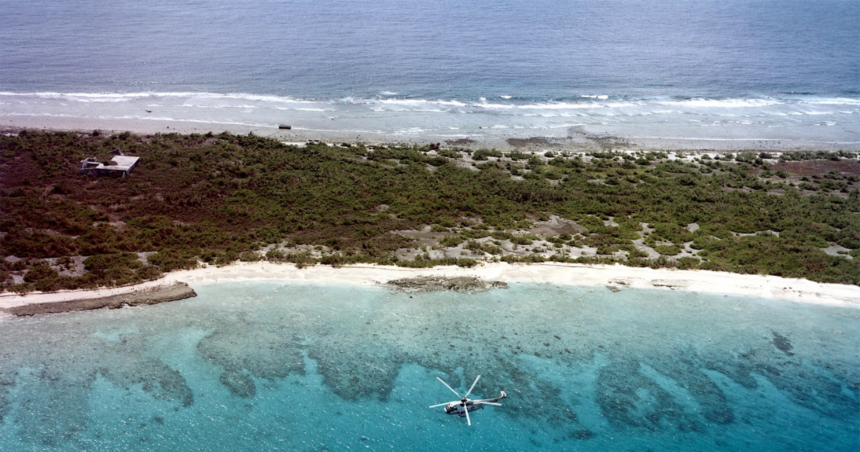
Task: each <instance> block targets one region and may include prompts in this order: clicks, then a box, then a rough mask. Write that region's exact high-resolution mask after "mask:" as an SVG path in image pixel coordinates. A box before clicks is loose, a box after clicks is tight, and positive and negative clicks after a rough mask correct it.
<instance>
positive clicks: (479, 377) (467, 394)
mask: <svg viewBox="0 0 860 452" xmlns="http://www.w3.org/2000/svg"><path fill="white" fill-rule="evenodd" d="M480 379H481V376H480V375H478V378H475V382H474V383H472V387H471V388H469V392H467V393H466V395H464V396H463V398H466V397H469V394H471V393H472V390H473V389H475V385H476V384H478V380H480Z"/></svg>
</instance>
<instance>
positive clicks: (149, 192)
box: [0, 131, 860, 291]
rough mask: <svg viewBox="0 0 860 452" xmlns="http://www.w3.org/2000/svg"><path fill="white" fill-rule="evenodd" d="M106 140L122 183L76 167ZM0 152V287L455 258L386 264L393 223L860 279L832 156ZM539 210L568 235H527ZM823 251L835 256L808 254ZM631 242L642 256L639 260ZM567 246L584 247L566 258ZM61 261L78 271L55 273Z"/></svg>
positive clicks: (853, 195)
mask: <svg viewBox="0 0 860 452" xmlns="http://www.w3.org/2000/svg"><path fill="white" fill-rule="evenodd" d="M116 148H119V149H122V150H123V151H124V152H125V153H126V154H128V155H136V156H140V157H141V161H140V163H139V166H138V168H137V169H136V170H135V172H134V173H133V174H132V175H131V176H130V177H128V178H124V179H122V178H112V177H101V178H97V177H91V176H83V175H79V174H78V172H77V169H78V167H79V165H80V163H79V162H80V161H81V160H83V159H84V158H86V157H90V156H96V157H98V158H99V160H100V161H108V160H109V159H110V151H111V150H113V149H116ZM0 152H2V154H0V158H2V162H0V190H2V191H0V214H2V217H0V231H2V234H3V237H2V240H0V251H2V254H3V255H4V256H6V257H7V259H6V260H4V262H3V268H2V274H0V281H2V284H3V287H4V288H5V289H6V290H14V291H29V290H56V289H60V288H86V287H96V286H100V285H117V284H126V283H132V282H137V281H141V280H146V279H152V278H155V277H158V276H159V275H160V274H161V273H162V272H166V271H172V270H177V269H184V268H194V267H196V266H198V265H199V263H200V262H205V263H209V264H214V265H222V264H226V263H230V262H233V261H236V260H260V259H268V260H272V261H278V262H294V263H297V264H300V265H313V264H316V263H325V264H332V265H344V264H349V263H356V262H375V263H382V264H397V265H405V266H431V265H464V266H469V265H474V263H475V261H474V260H472V259H467V258H445V259H442V258H433V259H431V258H430V257H429V255H428V254H426V253H425V254H423V255H422V254H419V255H418V256H417V258H416V259H413V260H409V261H403V260H397V258H396V257H395V255H394V251H395V250H398V249H403V248H410V247H414V248H418V245H417V244H415V243H414V242H412V241H411V239H409V238H407V237H404V236H403V235H400V234H393V233H392V231H398V230H406V229H415V228H420V227H422V226H425V225H433V230H434V231H440V232H441V231H444V232H445V234H443V237H442V238H441V239H440V243H439V244H438V245H437V247H452V246H460V247H462V248H463V249H466V250H469V251H470V252H472V253H473V254H474V255H475V256H481V255H483V256H485V258H489V259H499V260H505V261H509V262H540V261H543V260H556V261H565V262H566V261H577V262H614V261H621V262H623V263H625V264H626V265H636V266H679V267H682V268H701V269H710V270H721V271H731V272H739V273H761V274H773V275H781V276H788V277H805V278H809V279H813V280H816V281H824V282H839V283H848V284H860V265H858V263H860V260H857V259H851V256H853V257H860V255H858V250H860V217H858V212H860V199H858V191H857V186H858V184H857V182H858V180H860V179H858V177H857V173H858V171H857V168H858V166H857V165H858V163H857V160H856V155H853V154H850V153H821V152H819V153H813V152H795V153H787V154H783V155H782V156H781V157H780V158H779V159H774V158H772V156H770V155H768V154H765V153H760V154H754V153H741V154H737V155H736V156H732V155H722V156H717V157H716V158H711V157H709V156H706V155H703V156H700V157H697V158H696V159H695V160H694V161H690V160H683V159H669V156H668V155H667V154H666V153H662V152H649V153H642V152H640V153H613V152H597V153H592V154H590V155H587V156H583V155H575V156H571V155H567V154H553V153H551V152H550V153H547V154H546V156H543V157H542V156H540V155H533V154H531V153H523V152H515V153H509V154H503V153H501V152H499V151H495V150H480V151H475V152H470V151H466V150H462V149H461V150H438V151H437V150H436V149H435V147H434V148H433V150H432V151H431V147H425V148H418V147H396V146H393V147H388V146H377V147H376V148H375V149H371V148H368V147H365V146H363V145H348V144H343V145H336V146H329V145H326V144H322V143H309V144H308V145H307V146H306V147H296V146H288V145H284V144H282V143H280V142H278V141H275V140H271V139H266V138H261V137H256V136H253V135H251V136H237V135H231V134H227V133H224V134H220V135H212V134H206V135H199V134H194V135H178V134H167V135H163V134H157V135H152V136H136V135H132V134H129V133H123V134H118V135H112V136H103V135H97V134H93V135H89V134H79V133H58V132H57V133H54V132H52V133H44V132H33V131H25V132H21V133H20V134H18V135H11V136H3V137H0ZM550 215H558V216H559V217H561V218H564V219H569V220H573V221H575V222H576V224H577V225H578V226H579V227H580V228H581V230H582V231H583V232H581V233H578V234H568V233H564V234H558V235H554V236H549V237H538V236H535V235H533V234H529V233H528V231H527V230H528V229H529V228H530V227H531V226H532V225H533V224H534V223H535V222H538V221H540V220H546V219H548V218H549V216H550ZM693 223H695V224H696V225H697V226H698V229H695V228H692V227H690V225H691V224H693ZM640 239H641V240H642V243H640V244H637V243H634V241H636V240H640ZM506 241H507V242H509V243H511V244H513V245H514V246H531V245H533V242H535V241H541V243H544V245H545V247H546V248H547V249H548V250H549V251H551V252H552V254H549V253H547V252H542V253H539V252H534V253H530V254H527V255H523V254H522V253H521V254H510V253H505V252H503V250H502V248H501V247H500V245H501V244H502V242H506ZM308 245H310V246H308ZM829 245H838V246H839V247H841V248H840V249H842V248H844V250H843V254H842V255H835V256H834V255H828V254H826V253H825V252H824V251H822V249H821V248H825V247H828V246H829ZM643 246H645V247H650V248H651V249H653V250H655V251H656V252H658V253H659V254H660V255H661V256H660V257H659V258H657V259H647V258H646V257H647V256H648V254H647V253H646V252H643V251H642V249H643ZM577 247H590V248H596V254H594V255H590V256H587V257H578V258H572V257H570V254H569V253H568V251H570V250H571V249H574V248H577ZM685 249H686V250H688V252H687V255H684V256H679V253H682V251H683V250H685ZM689 250H693V251H694V253H693V254H691V253H689ZM544 251H546V250H544ZM137 253H142V254H137ZM849 255H850V256H849ZM9 256H15V257H16V258H21V259H22V260H17V261H16V260H15V259H9V258H8V257H9ZM139 256H145V258H139ZM84 257H86V260H84V261H82V262H79V261H81V259H83V258H84ZM73 258H74V259H73ZM75 259H77V260H75ZM13 261H14V262H13ZM76 265H83V266H84V268H85V272H84V274H83V275H82V276H70V275H72V274H73V273H72V272H71V269H72V268H73V267H75V266H76ZM15 274H17V275H22V274H23V282H18V283H17V284H14V281H13V277H12V276H13V275H15ZM64 275H65V276H64ZM19 279H20V278H19Z"/></svg>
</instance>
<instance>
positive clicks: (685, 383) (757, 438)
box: [0, 282, 860, 451]
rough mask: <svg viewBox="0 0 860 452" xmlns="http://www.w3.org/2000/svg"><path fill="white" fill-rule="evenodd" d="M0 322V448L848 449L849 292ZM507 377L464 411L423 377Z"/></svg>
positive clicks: (236, 302) (246, 305)
mask: <svg viewBox="0 0 860 452" xmlns="http://www.w3.org/2000/svg"><path fill="white" fill-rule="evenodd" d="M195 289H196V290H197V291H198V294H199V296H198V297H197V298H194V299H190V300H184V301H180V302H174V303H168V304H162V305H158V306H150V307H146V308H141V309H122V310H116V311H107V310H101V311H93V312H84V313H74V314H62V315H54V316H45V317H39V318H26V319H4V320H2V321H0V337H2V338H3V340H4V347H3V348H2V351H0V417H2V421H1V422H0V449H3V450H135V449H136V450H231V451H232V450H276V449H277V450H291V451H303V450H308V451H310V450H346V449H371V450H407V449H409V450H438V449H439V448H440V447H450V448H466V447H471V448H476V449H479V450H546V449H550V448H552V449H554V450H582V451H588V450H625V451H627V450H630V451H634V450H635V451H645V450H649V449H651V450H655V451H656V450H678V451H681V450H752V451H768V450H772V451H787V450H789V451H790V450H817V451H850V450H855V451H856V450H860V439H858V438H860V415H858V413H860V395H858V390H860V348H858V347H857V344H858V343H860V310H858V309H847V308H836V307H831V306H817V305H809V304H800V303H790V302H783V301H774V300H759V299H751V298H738V297H725V296H713V295H699V294H691V293H686V292H672V291H663V290H633V289H622V290H621V291H620V292H618V293H613V292H611V291H609V290H608V289H606V288H604V287H581V286H553V285H538V284H514V285H512V286H511V288H510V289H508V290H495V291H490V292H485V293H477V294H459V293H430V294H414V295H410V294H404V293H395V292H391V291H388V290H386V289H382V288H375V287H355V286H341V285H331V286H318V285H303V284H295V283H278V282H242V283H218V284H210V285H201V286H198V287H195ZM478 373H480V374H482V375H483V377H482V378H481V381H480V382H479V383H478V386H477V387H476V388H475V391H474V394H475V395H476V396H479V397H495V396H496V395H498V391H499V390H500V389H504V390H505V391H506V392H507V393H508V394H509V396H510V398H509V399H507V400H505V401H504V405H505V406H504V407H501V408H500V407H488V408H487V409H485V410H483V411H479V412H477V413H476V414H474V415H473V416H472V423H473V425H472V427H467V426H466V423H465V420H464V419H460V418H457V417H454V416H446V415H444V414H443V413H442V411H441V408H437V409H433V410H431V409H428V408H427V407H428V406H429V405H432V404H436V403H441V402H445V401H449V400H452V399H453V398H454V396H453V394H451V393H450V392H449V391H448V390H447V389H445V387H444V386H442V385H441V384H439V383H438V382H437V381H436V380H435V376H440V377H442V378H443V379H445V380H446V381H448V383H450V384H451V385H452V386H453V387H454V388H455V389H457V390H458V391H461V394H462V393H463V392H465V390H466V389H467V388H468V386H469V384H471V381H472V380H473V379H474V377H475V375H476V374H478Z"/></svg>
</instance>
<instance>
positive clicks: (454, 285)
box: [386, 276, 508, 292]
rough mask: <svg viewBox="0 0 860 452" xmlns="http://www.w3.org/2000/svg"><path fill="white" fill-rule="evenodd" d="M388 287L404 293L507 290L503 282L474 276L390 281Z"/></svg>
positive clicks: (420, 277) (506, 285)
mask: <svg viewBox="0 0 860 452" xmlns="http://www.w3.org/2000/svg"><path fill="white" fill-rule="evenodd" d="M386 285H387V286H388V287H391V288H393V289H395V290H399V291H402V292H437V291H441V290H453V291H457V292H483V291H485V290H490V289H495V288H498V289H507V288H508V284H507V283H505V282H503V281H484V280H482V279H480V278H476V277H474V276H455V277H445V276H417V277H414V278H400V279H394V280H391V281H388V282H387V283H386Z"/></svg>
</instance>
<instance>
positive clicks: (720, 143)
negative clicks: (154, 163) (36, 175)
mask: <svg viewBox="0 0 860 452" xmlns="http://www.w3.org/2000/svg"><path fill="white" fill-rule="evenodd" d="M0 119H2V120H0V130H2V131H7V132H14V131H16V130H19V129H41V130H55V131H78V132H87V133H89V132H92V131H93V130H95V129H98V130H101V131H103V132H114V133H120V132H125V131H130V132H133V133H140V134H154V133H186V134H190V133H207V132H210V131H211V132H212V133H216V134H217V133H221V132H230V133H233V134H237V135H246V134H248V133H253V134H255V135H259V136H263V137H271V138H274V139H277V140H280V141H282V142H285V143H297V144H299V143H300V144H303V143H305V142H307V141H308V140H321V141H325V142H329V143H341V142H349V143H364V144H381V143H396V144H407V145H413V144H414V145H426V144H430V143H442V144H443V145H445V146H456V147H460V148H467V149H481V148H494V149H500V150H503V151H511V150H522V151H542V150H552V151H572V152H586V151H594V150H606V149H643V150H648V149H658V150H664V149H666V150H686V151H697V150H702V151H704V150H710V151H718V152H731V151H739V150H754V151H762V150H768V151H792V150H824V151H836V150H860V141H851V142H845V141H822V140H805V139H791V138H783V139H764V138H743V137H737V138H728V139H726V138H724V139H716V138H705V137H695V136H693V137H689V138H686V137H685V138H677V137H653V136H648V137H646V136H629V135H623V136H622V135H618V134H617V132H615V131H613V130H612V129H609V128H593V129H594V131H593V135H580V134H575V135H573V136H571V135H566V136H547V137H544V136H533V135H529V134H526V135H522V133H524V132H517V133H516V134H515V135H510V134H509V133H513V132H505V133H499V132H493V131H491V130H489V129H488V130H487V131H482V132H484V133H482V134H480V135H469V138H467V139H454V138H453V137H452V136H451V135H433V134H427V133H424V134H419V135H403V134H398V133H383V132H369V131H365V132H355V131H338V130H337V129H334V130H329V131H325V132H321V131H312V130H302V129H301V128H297V127H294V128H293V129H292V130H279V129H277V128H276V127H274V126H272V127H264V126H258V125H247V124H208V123H201V122H195V121H182V120H161V119H157V118H154V119H139V118H84V117H64V116H44V117H39V116H36V117H34V116H24V115H20V116H16V115H14V114H6V115H3V116H2V118H0ZM512 143H513V144H512Z"/></svg>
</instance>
